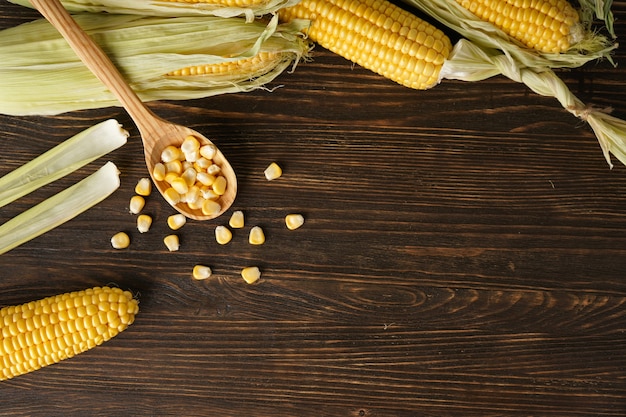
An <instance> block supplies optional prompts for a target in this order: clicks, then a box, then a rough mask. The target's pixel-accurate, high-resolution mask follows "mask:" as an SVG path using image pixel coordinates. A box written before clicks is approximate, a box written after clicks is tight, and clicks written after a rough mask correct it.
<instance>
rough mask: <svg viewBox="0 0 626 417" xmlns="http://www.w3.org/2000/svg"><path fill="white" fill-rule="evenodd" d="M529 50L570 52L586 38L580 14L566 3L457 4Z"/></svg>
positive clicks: (469, 0) (495, 0)
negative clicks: (572, 47)
mask: <svg viewBox="0 0 626 417" xmlns="http://www.w3.org/2000/svg"><path fill="white" fill-rule="evenodd" d="M456 2H457V3H459V4H460V5H461V6H463V7H464V8H465V9H467V10H469V11H470V12H472V13H473V14H475V15H476V16H478V17H479V18H481V19H482V20H484V21H487V22H490V23H492V24H493V25H494V26H496V27H497V28H498V29H500V30H502V31H504V32H505V33H507V34H509V35H510V36H511V37H513V38H514V39H517V40H518V41H520V42H521V43H522V44H524V45H526V46H527V47H529V48H532V49H537V50H539V51H542V52H547V53H561V52H565V51H567V50H568V49H569V48H570V47H571V46H572V45H573V44H575V43H577V42H579V41H580V40H581V39H582V37H583V28H582V26H581V24H580V19H579V16H578V12H577V11H576V9H574V7H572V5H571V4H570V3H569V2H568V1H567V0H456Z"/></svg>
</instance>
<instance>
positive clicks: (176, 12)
mask: <svg viewBox="0 0 626 417" xmlns="http://www.w3.org/2000/svg"><path fill="white" fill-rule="evenodd" d="M9 1H10V2H11V3H15V4H20V5H22V6H26V7H32V5H31V4H30V2H29V1H28V0H9ZM297 2H298V0H250V1H249V2H248V3H245V2H242V3H243V4H242V5H241V6H239V5H238V6H233V5H228V4H227V2H226V1H222V2H218V1H216V2H212V1H206V2H205V1H198V2H189V1H158V0H89V1H87V0H83V1H80V0H62V1H61V3H63V6H65V8H66V9H67V10H69V11H70V12H72V13H79V12H90V13H100V12H106V13H111V14H135V15H141V16H166V17H181V16H218V17H236V16H240V17H241V16H245V18H246V20H247V21H249V22H250V21H252V20H253V19H254V18H255V17H261V16H264V15H267V14H271V13H274V12H275V11H277V10H278V9H281V8H283V7H289V6H293V5H294V4H296V3H297Z"/></svg>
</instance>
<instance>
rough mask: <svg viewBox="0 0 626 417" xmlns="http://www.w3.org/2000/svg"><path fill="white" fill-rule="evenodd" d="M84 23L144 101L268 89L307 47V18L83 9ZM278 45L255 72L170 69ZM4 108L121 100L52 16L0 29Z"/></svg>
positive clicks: (31, 110)
mask: <svg viewBox="0 0 626 417" xmlns="http://www.w3.org/2000/svg"><path fill="white" fill-rule="evenodd" d="M74 17H75V19H76V21H77V22H78V23H79V25H80V26H81V27H82V28H83V29H85V31H86V32H87V33H88V34H90V35H91V36H92V38H93V39H94V40H95V41H96V42H97V43H98V44H99V45H100V46H101V47H102V48H103V49H104V51H105V52H106V53H107V54H108V55H109V57H111V59H112V61H113V62H114V63H115V64H116V66H117V67H118V68H119V69H120V71H121V72H122V74H123V75H124V77H125V78H126V80H127V81H128V82H129V83H130V85H131V86H132V87H133V89H134V90H135V91H136V92H137V94H138V95H139V97H141V99H142V100H144V101H152V100H188V99H195V98H202V97H209V96H213V95H217V94H225V93H236V92H245V91H251V90H254V89H258V88H266V87H265V85H266V84H267V83H269V82H271V81H272V80H274V79H275V78H276V77H277V76H278V75H280V74H281V73H282V72H283V71H285V70H287V69H288V68H291V67H293V66H295V65H296V64H297V63H298V62H299V60H300V59H302V58H303V57H305V56H306V55H307V54H308V51H309V49H310V44H309V42H308V41H306V40H305V39H303V36H302V34H301V32H300V29H301V25H302V24H303V23H302V22H292V23H290V24H281V25H279V24H278V18H277V17H276V16H274V17H273V18H272V19H271V20H270V21H269V22H267V21H260V20H257V21H254V22H251V23H246V21H245V19H243V18H237V17H235V18H228V19H225V18H220V17H213V16H205V17H180V18H164V17H141V16H135V15H108V14H81V15H75V16H74ZM260 52H274V53H273V54H271V55H272V56H273V58H272V59H271V60H267V61H264V65H263V66H262V67H259V68H255V70H254V72H247V71H240V72H231V73H227V74H218V75H206V76H176V77H175V76H169V75H167V74H168V73H169V72H172V71H175V70H178V69H180V68H183V67H188V66H195V65H208V64H218V63H224V62H236V61H239V60H243V59H246V58H250V57H253V56H255V55H257V54H258V53H260ZM0 57H1V58H0V79H1V80H2V82H1V83H0V113H4V114H9V115H54V114H59V113H64V112H68V111H74V110H82V109H90V108H102V107H109V106H119V105H120V104H119V102H118V101H117V99H116V98H115V97H114V96H113V95H112V94H111V93H110V92H109V90H108V89H107V88H106V87H105V86H104V85H103V84H102V83H101V82H100V81H99V80H98V79H97V78H96V77H95V76H94V75H93V74H92V73H91V72H90V71H89V70H88V69H87V68H86V67H85V66H84V65H83V63H82V62H81V61H80V60H79V59H78V57H77V56H76V54H75V53H74V51H72V50H71V49H70V47H69V46H68V44H67V42H65V40H64V39H63V38H62V37H61V35H60V34H59V33H58V31H57V30H56V29H54V28H53V27H52V26H51V25H50V24H49V23H48V22H47V21H45V20H37V21H34V22H29V23H26V24H22V25H20V26H17V27H14V28H9V29H5V30H3V31H0Z"/></svg>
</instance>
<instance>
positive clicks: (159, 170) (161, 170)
mask: <svg viewBox="0 0 626 417" xmlns="http://www.w3.org/2000/svg"><path fill="white" fill-rule="evenodd" d="M166 173H167V170H166V169H165V165H164V164H162V163H161V162H157V163H156V164H155V165H154V169H153V170H152V176H153V177H154V179H155V180H157V181H163V180H164V179H165V174H166Z"/></svg>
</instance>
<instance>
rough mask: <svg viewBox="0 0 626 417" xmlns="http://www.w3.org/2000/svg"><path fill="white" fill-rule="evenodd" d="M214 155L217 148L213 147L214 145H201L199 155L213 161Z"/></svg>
mask: <svg viewBox="0 0 626 417" xmlns="http://www.w3.org/2000/svg"><path fill="white" fill-rule="evenodd" d="M216 153H217V148H216V147H215V145H203V146H201V147H200V155H202V156H203V157H204V158H206V159H208V160H211V159H213V158H214V157H215V154H216Z"/></svg>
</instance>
